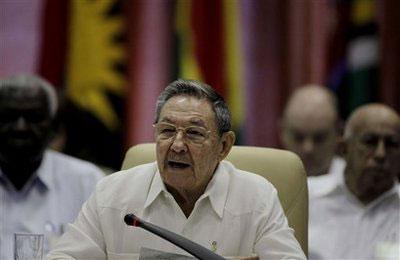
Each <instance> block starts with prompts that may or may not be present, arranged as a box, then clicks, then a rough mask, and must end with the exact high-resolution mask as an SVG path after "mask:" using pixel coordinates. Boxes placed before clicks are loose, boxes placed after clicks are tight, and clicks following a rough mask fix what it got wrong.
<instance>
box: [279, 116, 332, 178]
mask: <svg viewBox="0 0 400 260" xmlns="http://www.w3.org/2000/svg"><path fill="white" fill-rule="evenodd" d="M336 142H337V133H336V127H335V119H334V118H333V117H332V118H326V117H324V116H323V115H320V116H319V115H318V114H317V113H316V114H314V115H310V116H309V115H307V114H301V113H298V114H293V115H292V116H289V117H288V118H287V119H286V120H285V122H284V126H283V129H282V144H283V145H284V147H285V149H288V150H290V151H292V152H294V153H296V154H297V155H298V156H299V157H300V158H301V160H302V161H303V163H304V166H305V168H306V171H307V175H309V176H313V175H321V174H325V173H327V170H328V169H329V166H330V163H331V160H332V158H333V156H334V154H335V149H336Z"/></svg>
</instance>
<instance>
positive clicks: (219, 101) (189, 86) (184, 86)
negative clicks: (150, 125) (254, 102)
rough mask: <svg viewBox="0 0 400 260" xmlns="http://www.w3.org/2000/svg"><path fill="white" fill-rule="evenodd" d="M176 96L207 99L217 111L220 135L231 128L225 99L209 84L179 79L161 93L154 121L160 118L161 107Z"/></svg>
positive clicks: (215, 111)
mask: <svg viewBox="0 0 400 260" xmlns="http://www.w3.org/2000/svg"><path fill="white" fill-rule="evenodd" d="M174 96H192V97H196V98H198V99H202V98H205V99H207V100H208V101H209V102H210V103H211V106H212V109H213V111H214V113H215V117H216V123H217V127H218V132H219V135H220V136H221V135H222V134H223V133H225V132H228V131H230V130H231V115H230V112H229V109H228V106H227V104H226V103H225V101H224V99H223V98H222V97H221V96H220V95H219V94H218V93H217V92H216V91H215V90H214V89H213V88H212V87H211V86H209V85H207V84H205V83H203V82H200V81H196V80H184V79H179V80H176V81H174V82H172V83H171V84H169V85H168V86H167V87H166V88H165V89H164V91H163V92H162V93H161V94H160V96H159V97H158V100H157V105H156V115H155V120H154V123H157V122H158V120H159V118H160V113H161V109H162V108H163V107H164V105H165V103H166V102H167V101H168V100H169V99H170V98H172V97H174Z"/></svg>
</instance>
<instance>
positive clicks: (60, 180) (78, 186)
mask: <svg viewBox="0 0 400 260" xmlns="http://www.w3.org/2000/svg"><path fill="white" fill-rule="evenodd" d="M102 177H103V174H102V172H101V170H100V169H99V168H97V167H96V166H94V165H93V164H91V163H88V162H85V161H82V160H79V159H76V158H73V157H70V156H67V155H64V154H61V153H58V152H55V151H50V150H48V151H46V152H45V154H44V157H43V161H42V163H41V165H40V167H39V168H38V170H37V172H36V175H35V176H33V178H32V179H31V180H30V181H29V182H28V183H27V184H26V185H25V186H24V188H23V189H22V190H21V191H17V190H16V189H15V188H14V186H13V185H12V184H11V183H10V181H9V180H8V179H7V177H6V176H5V175H4V174H3V173H2V172H1V170H0V212H1V213H0V259H1V260H12V259H14V257H13V249H14V246H13V243H14V233H39V234H44V235H46V240H45V251H46V249H47V247H48V241H47V238H48V237H47V235H59V234H60V233H61V232H62V228H63V226H64V225H66V224H67V223H70V222H72V221H73V220H74V219H75V218H76V216H77V215H78V213H79V210H80V209H81V207H82V204H83V203H84V202H85V200H86V199H87V198H88V197H89V196H90V194H91V192H92V191H93V190H94V188H95V185H96V183H97V181H98V180H99V179H100V178H102Z"/></svg>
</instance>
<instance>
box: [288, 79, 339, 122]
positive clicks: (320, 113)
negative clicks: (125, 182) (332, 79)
mask: <svg viewBox="0 0 400 260" xmlns="http://www.w3.org/2000/svg"><path fill="white" fill-rule="evenodd" d="M283 119H284V120H285V121H291V120H293V119H295V120H299V119H300V120H307V121H310V120H312V121H319V120H324V121H326V120H328V121H330V122H334V121H336V120H337V110H336V99H335V96H334V94H333V93H332V92H331V91H330V90H329V89H327V88H325V87H322V86H318V85H306V86H304V87H301V88H298V89H297V90H296V91H295V92H293V94H292V96H291V97H290V98H289V101H288V103H287V105H286V107H285V110H284V114H283Z"/></svg>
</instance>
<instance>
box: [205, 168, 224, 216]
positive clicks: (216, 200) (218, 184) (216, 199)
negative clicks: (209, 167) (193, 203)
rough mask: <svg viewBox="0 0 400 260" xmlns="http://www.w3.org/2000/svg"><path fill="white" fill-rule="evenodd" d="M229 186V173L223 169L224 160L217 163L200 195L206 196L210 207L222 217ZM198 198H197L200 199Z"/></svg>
mask: <svg viewBox="0 0 400 260" xmlns="http://www.w3.org/2000/svg"><path fill="white" fill-rule="evenodd" d="M228 187H229V174H228V172H227V171H226V169H225V162H221V163H219V165H218V167H217V169H216V171H215V173H214V175H213V177H212V179H211V181H210V182H209V183H208V185H207V188H206V190H205V192H204V194H203V195H202V196H201V197H200V199H202V198H206V197H208V198H209V200H210V203H211V207H212V208H213V210H214V211H215V213H217V215H218V216H219V217H220V218H222V217H223V215H224V214H223V213H224V208H225V204H226V198H227V196H228ZM200 199H199V200H200Z"/></svg>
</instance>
